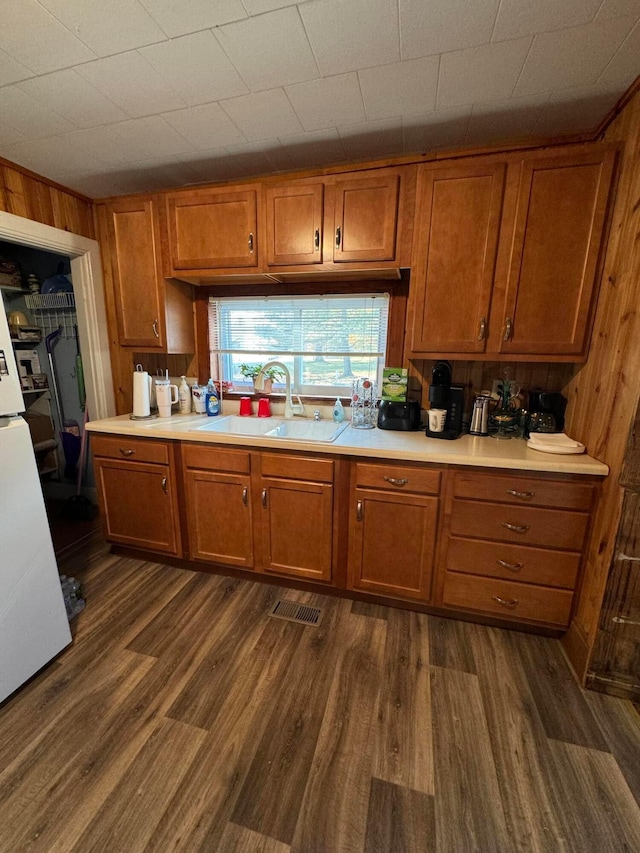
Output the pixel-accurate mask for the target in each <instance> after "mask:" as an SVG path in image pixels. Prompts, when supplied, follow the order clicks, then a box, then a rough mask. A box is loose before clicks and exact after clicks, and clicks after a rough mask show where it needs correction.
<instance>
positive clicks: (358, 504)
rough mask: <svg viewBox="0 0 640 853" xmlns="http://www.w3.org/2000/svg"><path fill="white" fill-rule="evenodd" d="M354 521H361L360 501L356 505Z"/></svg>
mask: <svg viewBox="0 0 640 853" xmlns="http://www.w3.org/2000/svg"><path fill="white" fill-rule="evenodd" d="M356 519H357V520H358V521H362V501H358V503H357V504H356Z"/></svg>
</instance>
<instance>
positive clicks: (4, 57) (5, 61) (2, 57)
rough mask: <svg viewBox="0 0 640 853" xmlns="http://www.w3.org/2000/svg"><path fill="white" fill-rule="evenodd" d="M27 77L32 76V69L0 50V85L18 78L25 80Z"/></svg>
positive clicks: (14, 81)
mask: <svg viewBox="0 0 640 853" xmlns="http://www.w3.org/2000/svg"><path fill="white" fill-rule="evenodd" d="M28 77H33V72H32V71H29V69H28V68H27V67H26V66H25V65H21V64H20V63H19V62H17V61H16V60H15V59H13V57H11V56H9V54H8V53H5V52H4V50H0V86H6V85H7V83H16V82H17V81H18V80H26V79H27V78H28Z"/></svg>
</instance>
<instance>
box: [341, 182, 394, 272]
mask: <svg viewBox="0 0 640 853" xmlns="http://www.w3.org/2000/svg"><path fill="white" fill-rule="evenodd" d="M334 193H335V196H334V231H333V241H334V243H333V260H334V262H335V263H345V262H349V261H367V262H370V261H394V260H395V259H396V238H397V231H398V213H399V204H400V170H399V169H380V170H379V171H376V172H359V173H356V174H355V175H346V176H344V177H343V178H338V179H336V180H335V182H334Z"/></svg>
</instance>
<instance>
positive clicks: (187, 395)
mask: <svg viewBox="0 0 640 853" xmlns="http://www.w3.org/2000/svg"><path fill="white" fill-rule="evenodd" d="M178 411H179V412H180V414H181V415H188V414H189V413H190V411H191V388H189V386H188V385H187V379H186V376H181V377H180V385H179V387H178Z"/></svg>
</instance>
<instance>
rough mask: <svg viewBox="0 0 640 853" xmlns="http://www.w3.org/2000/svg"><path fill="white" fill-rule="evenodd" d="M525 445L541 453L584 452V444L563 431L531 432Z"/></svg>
mask: <svg viewBox="0 0 640 853" xmlns="http://www.w3.org/2000/svg"><path fill="white" fill-rule="evenodd" d="M527 447H530V448H531V449H532V450H540V451H541V452H542V453H584V451H585V446H584V444H581V443H580V442H579V441H574V440H573V439H572V438H569V436H568V435H567V434H566V433H564V432H532V433H531V435H530V437H529V441H528V442H527Z"/></svg>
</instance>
